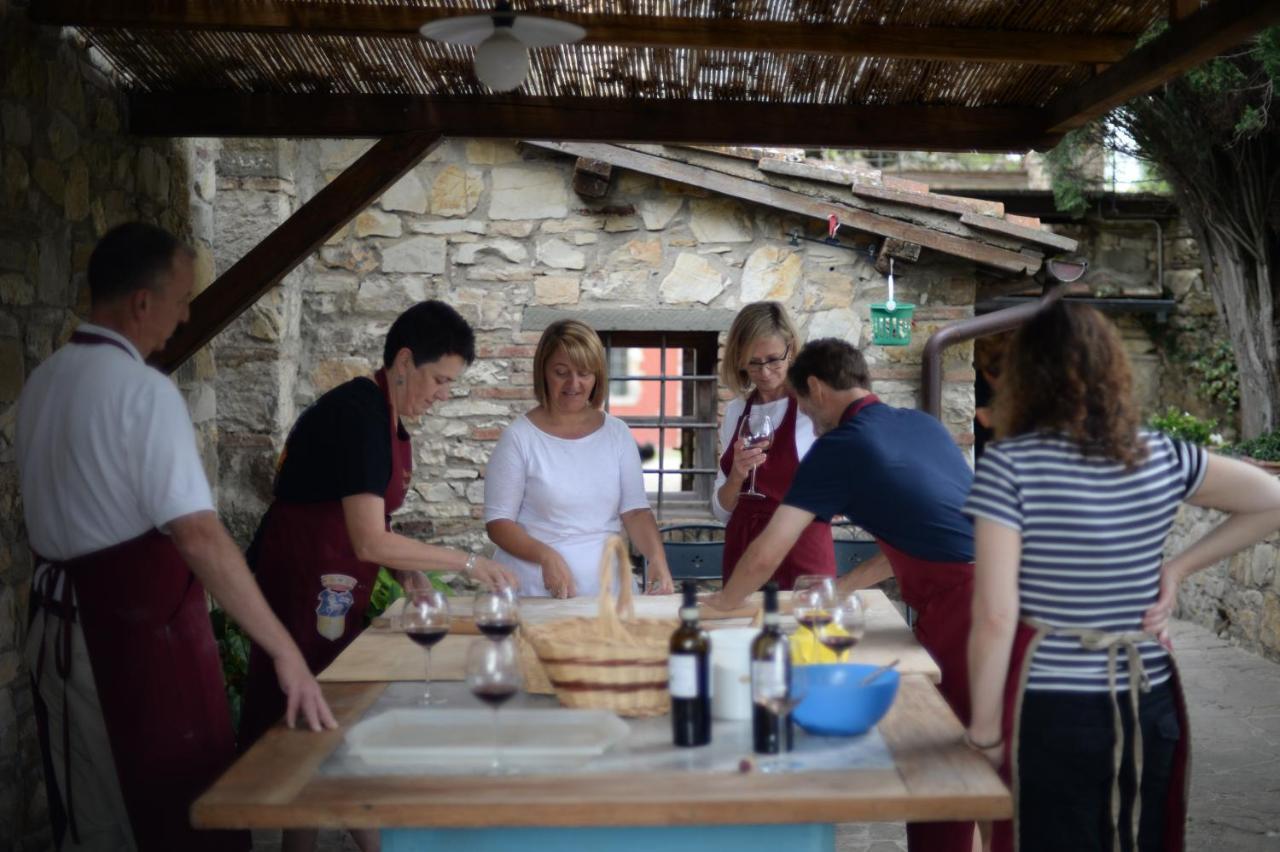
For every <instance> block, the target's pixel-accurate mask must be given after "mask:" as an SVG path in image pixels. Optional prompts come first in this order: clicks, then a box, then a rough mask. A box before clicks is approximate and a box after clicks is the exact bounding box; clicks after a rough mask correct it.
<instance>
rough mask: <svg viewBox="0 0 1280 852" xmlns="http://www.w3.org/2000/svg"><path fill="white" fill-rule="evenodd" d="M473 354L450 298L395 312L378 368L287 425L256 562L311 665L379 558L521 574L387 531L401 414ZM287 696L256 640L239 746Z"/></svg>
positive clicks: (357, 615)
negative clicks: (288, 431) (287, 435)
mask: <svg viewBox="0 0 1280 852" xmlns="http://www.w3.org/2000/svg"><path fill="white" fill-rule="evenodd" d="M474 359H475V335H474V333H473V332H472V330H471V327H470V326H469V325H468V324H467V322H466V320H464V319H463V318H462V317H461V316H460V315H459V314H458V312H457V311H455V310H454V309H453V308H451V307H450V306H448V305H446V304H444V303H443V302H438V301H429V302H421V303H419V304H417V305H414V306H413V307H412V308H409V309H408V310H407V311H405V312H404V313H402V314H401V315H400V316H399V317H398V318H397V319H396V320H395V322H394V323H392V325H391V329H390V330H389V331H388V332H387V339H386V344H385V346H384V348H383V357H382V361H383V365H382V368H381V369H379V370H378V371H377V372H376V373H375V374H374V375H373V376H372V377H368V378H366V377H361V378H356V379H352V380H351V381H349V382H346V383H345V384H342V385H339V386H338V387H336V388H334V389H332V390H330V391H329V392H328V393H325V394H324V395H323V396H321V397H320V398H319V399H317V400H316V401H315V402H314V403H312V404H311V406H310V407H308V408H307V410H306V411H304V412H303V413H302V416H301V417H299V418H298V422H297V423H295V424H294V427H293V430H292V431H291V432H290V433H289V438H288V440H287V441H286V442H285V447H284V453H283V454H282V456H281V458H280V462H279V466H278V468H277V471H276V481H275V499H274V501H273V502H272V503H271V507H270V508H269V509H268V510H267V513H266V515H264V516H263V518H262V522H261V523H260V524H259V526H258V532H257V535H256V536H255V537H254V542H253V546H252V547H251V548H250V552H249V564H250V566H251V567H252V568H253V569H254V573H255V574H256V576H257V578H258V583H259V584H260V585H261V586H262V591H263V593H264V594H265V595H266V597H267V601H268V602H269V603H270V604H271V608H272V609H273V610H274V611H275V613H276V615H277V616H279V618H280V620H281V621H282V622H284V625H285V626H286V627H287V628H288V629H289V631H290V633H292V634H293V638H294V640H295V641H296V642H297V643H298V646H299V647H300V648H301V649H302V653H303V655H304V656H305V657H306V660H307V663H308V665H309V666H310V667H311V671H312V672H319V671H321V670H322V669H324V668H325V667H326V666H328V665H329V663H331V662H332V661H333V660H334V659H335V658H336V657H337V656H338V654H339V653H341V652H342V650H343V649H344V648H346V647H347V645H349V644H350V643H351V642H352V640H354V639H355V637H356V636H357V635H359V633H360V631H361V630H362V629H363V628H364V612H365V609H366V608H367V606H368V604H369V594H370V592H371V591H372V590H373V585H374V581H375V579H376V578H377V575H378V568H379V566H386V567H388V568H392V569H396V570H398V571H412V572H418V571H457V572H461V573H463V574H465V575H467V576H468V577H470V578H471V579H474V580H477V581H479V582H481V583H483V584H485V585H487V586H491V587H503V586H507V585H510V584H513V583H514V577H512V576H511V575H510V573H509V572H508V571H507V570H506V569H505V568H503V567H502V566H501V565H498V564H497V563H495V562H492V561H490V560H488V559H484V558H482V557H480V556H478V555H476V554H467V553H466V552H464V551H461V550H455V549H452V548H447V547H440V546H437V545H432V544H426V543H424V542H421V541H417V540H416V539H413V538H409V537H408V536H404V535H399V534H397V533H393V532H391V513H392V512H394V511H395V510H396V509H398V508H400V505H401V503H402V502H403V500H404V496H405V493H406V492H407V491H408V489H409V485H410V480H411V474H412V469H413V452H412V445H411V443H410V439H409V433H408V431H406V430H405V427H404V425H403V423H402V422H401V420H402V419H403V418H418V417H421V416H422V415H423V414H425V413H426V412H427V411H428V410H429V409H430V408H431V406H432V404H433V403H436V402H443V401H444V400H447V399H448V398H449V392H450V390H451V388H452V387H453V385H454V383H455V382H456V381H457V380H458V378H459V377H460V376H461V375H462V372H463V370H465V369H466V367H467V365H469V364H470V363H471V362H472V361H473V360H474ZM283 701H284V696H283V695H282V694H281V693H280V690H279V689H278V688H277V687H276V685H275V681H274V679H273V678H272V676H271V661H270V659H269V658H267V657H266V655H265V654H264V653H263V652H262V649H260V648H259V647H258V646H257V645H254V646H253V649H252V652H251V654H250V661H249V676H248V684H247V687H246V695H245V702H244V714H243V717H242V720H241V724H240V744H241V749H244V748H247V747H248V746H249V745H250V744H252V743H253V742H254V741H255V740H256V739H257V738H258V737H259V736H261V735H262V734H263V732H265V731H266V730H267V728H269V727H270V726H271V725H273V724H275V722H276V720H278V719H279V718H280V715H281V713H282V712H283V711H284V703H283ZM290 840H291V841H293V842H296V838H290ZM303 845H304V846H305V845H306V844H303Z"/></svg>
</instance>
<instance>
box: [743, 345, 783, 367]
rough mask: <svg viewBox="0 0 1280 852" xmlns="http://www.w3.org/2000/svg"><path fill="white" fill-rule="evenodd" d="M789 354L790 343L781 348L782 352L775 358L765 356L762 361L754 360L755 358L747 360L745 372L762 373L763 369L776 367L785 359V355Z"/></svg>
mask: <svg viewBox="0 0 1280 852" xmlns="http://www.w3.org/2000/svg"><path fill="white" fill-rule="evenodd" d="M790 354H791V346H790V344H788V345H787V348H786V349H784V350H782V354H781V355H779V356H778V357H776V358H765V359H764V360H763V361H755V360H751V361H748V362H747V372H748V373H763V372H764V371H765V370H773V369H776V368H777V366H778V365H779V364H782V363H784V362H785V361H786V360H787V357H788V356H789V355H790Z"/></svg>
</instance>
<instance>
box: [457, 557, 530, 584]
mask: <svg viewBox="0 0 1280 852" xmlns="http://www.w3.org/2000/svg"><path fill="white" fill-rule="evenodd" d="M466 573H467V576H468V577H470V578H471V579H473V580H475V581H477V582H479V583H481V584H483V585H484V586H485V588H487V589H489V590H491V591H495V592H500V591H502V590H503V589H514V588H516V585H517V581H516V575H515V574H513V573H512V572H511V569H510V568H508V567H507V566H505V565H503V564H502V563H500V562H494V561H493V560H492V559H486V558H484V557H483V556H478V557H476V561H475V563H474V564H472V566H471V569H470V570H469V571H467V572H466Z"/></svg>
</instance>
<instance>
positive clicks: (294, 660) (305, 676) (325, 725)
mask: <svg viewBox="0 0 1280 852" xmlns="http://www.w3.org/2000/svg"><path fill="white" fill-rule="evenodd" d="M275 666H276V679H277V680H278V681H279V682H280V691H281V692H283V693H284V694H285V698H286V699H287V701H288V704H287V705H286V708H285V714H284V720H285V723H286V724H287V725H288V726H289V727H290V728H292V727H295V723H296V722H297V720H298V716H299V713H301V715H302V717H303V718H304V719H305V720H306V724H307V726H308V727H309V728H311V730H313V731H320V730H325V729H328V730H333V729H334V728H337V727H338V720H337V719H335V718H334V717H333V712H332V711H331V710H330V709H329V705H328V703H327V702H325V700H324V695H323V694H321V692H320V684H319V683H317V682H316V679H315V677H314V676H313V675H312V674H311V670H310V669H308V668H307V663H306V660H304V659H302V655H301V654H299V653H298V652H297V651H294V652H293V653H292V654H288V655H285V656H283V657H281V658H278V659H277V660H276V661H275Z"/></svg>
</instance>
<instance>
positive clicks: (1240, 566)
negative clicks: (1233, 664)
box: [1165, 506, 1280, 662]
mask: <svg viewBox="0 0 1280 852" xmlns="http://www.w3.org/2000/svg"><path fill="white" fill-rule="evenodd" d="M1223 518H1224V515H1222V514H1221V513H1219V512H1214V511H1210V510H1208V509H1201V508H1198V507H1195V506H1183V507H1182V509H1181V511H1180V512H1179V514H1178V519H1177V521H1176V522H1175V523H1174V527H1173V532H1172V533H1171V534H1170V536H1169V541H1168V543H1167V545H1166V547H1165V555H1166V556H1172V555H1173V554H1175V553H1179V552H1181V551H1182V550H1185V549H1186V548H1187V547H1189V546H1190V545H1192V544H1194V543H1195V542H1196V541H1198V540H1199V539H1201V538H1202V537H1204V535H1205V534H1206V533H1208V532H1209V531H1210V530H1211V529H1213V527H1214V526H1216V525H1217V524H1219V523H1221V522H1222V520H1223ZM1176 614H1177V616H1178V617H1179V618H1186V619H1190V620H1191V621H1194V622H1196V623H1197V624H1200V625H1202V626H1204V627H1207V628H1208V629H1210V630H1212V631H1214V632H1215V633H1217V634H1218V635H1219V636H1221V637H1223V638H1225V639H1230V640H1231V641H1232V642H1235V643H1236V644H1238V645H1240V646H1241V647H1244V648H1247V649H1249V650H1250V651H1253V652H1254V653H1256V654H1261V655H1263V656H1264V657H1268V658H1270V659H1272V660H1276V661H1278V662H1280V533H1278V534H1276V535H1272V536H1271V537H1270V538H1269V539H1267V540H1266V541H1264V542H1262V543H1260V544H1257V545H1254V546H1253V547H1251V548H1249V549H1247V550H1243V551H1241V552H1240V553H1237V554H1236V555H1235V556H1233V557H1231V558H1230V559H1227V560H1224V561H1222V562H1220V563H1218V564H1217V565H1215V566H1213V567H1212V568H1207V569H1205V570H1204V571H1201V572H1200V573H1199V574H1196V575H1194V576H1193V577H1191V578H1190V579H1188V580H1187V581H1186V583H1184V584H1183V587H1182V590H1181V592H1180V593H1179V595H1178V611H1177V613H1176Z"/></svg>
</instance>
